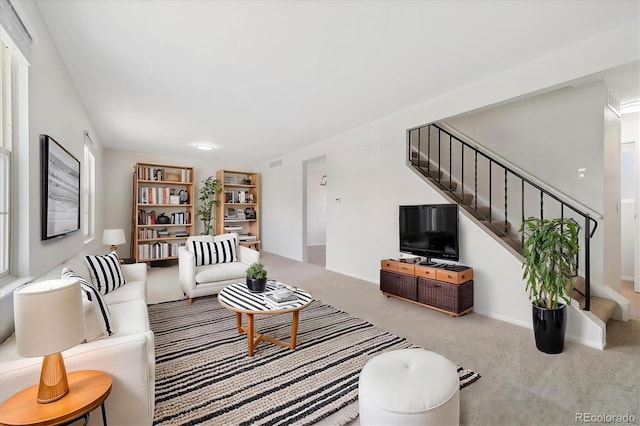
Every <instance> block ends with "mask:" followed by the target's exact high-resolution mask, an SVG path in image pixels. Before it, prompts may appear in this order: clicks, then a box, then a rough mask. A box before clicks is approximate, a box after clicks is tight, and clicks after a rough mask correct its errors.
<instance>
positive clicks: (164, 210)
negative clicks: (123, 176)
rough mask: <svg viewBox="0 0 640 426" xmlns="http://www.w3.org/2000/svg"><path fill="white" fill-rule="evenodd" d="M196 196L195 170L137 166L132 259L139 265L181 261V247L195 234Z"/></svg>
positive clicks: (180, 167) (134, 181) (145, 165)
mask: <svg viewBox="0 0 640 426" xmlns="http://www.w3.org/2000/svg"><path fill="white" fill-rule="evenodd" d="M194 196H195V193H194V186H193V167H191V166H177V165H169V164H157V163H136V165H135V166H134V170H133V200H132V204H133V209H132V211H133V213H132V222H131V258H133V259H135V260H136V262H153V261H162V260H171V259H177V258H178V247H179V246H180V245H183V244H184V242H185V241H186V239H187V237H189V236H191V235H193V233H194V220H195V216H194V211H193V206H194ZM165 218H166V219H165ZM166 221H168V223H163V222H166Z"/></svg>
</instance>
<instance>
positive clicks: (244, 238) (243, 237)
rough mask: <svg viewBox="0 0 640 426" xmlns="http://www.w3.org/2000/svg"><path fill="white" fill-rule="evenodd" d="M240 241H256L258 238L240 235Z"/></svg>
mask: <svg viewBox="0 0 640 426" xmlns="http://www.w3.org/2000/svg"><path fill="white" fill-rule="evenodd" d="M238 239H239V240H240V241H256V240H257V239H258V238H257V237H256V236H255V235H248V234H238Z"/></svg>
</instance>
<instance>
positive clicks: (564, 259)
mask: <svg viewBox="0 0 640 426" xmlns="http://www.w3.org/2000/svg"><path fill="white" fill-rule="evenodd" d="M579 231H580V226H579V225H578V224H577V223H576V222H575V221H574V220H573V219H565V218H555V219H539V218H537V217H530V218H528V219H527V220H525V221H524V222H523V223H522V225H521V226H520V232H522V233H523V239H524V244H523V247H522V256H523V257H524V263H523V265H522V267H523V269H524V272H523V275H522V278H523V279H525V280H526V290H528V291H529V299H530V300H531V303H532V311H533V332H534V336H535V340H536V347H537V348H538V350H540V351H542V352H545V353H549V354H557V353H560V352H562V349H563V347H564V336H565V331H566V328H567V305H568V304H570V303H571V292H572V291H573V276H574V273H575V272H576V262H577V255H578V251H579V245H578V233H579ZM563 302H564V303H563Z"/></svg>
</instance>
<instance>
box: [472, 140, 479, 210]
mask: <svg viewBox="0 0 640 426" xmlns="http://www.w3.org/2000/svg"><path fill="white" fill-rule="evenodd" d="M474 179H475V184H474V185H475V191H474V194H475V196H474V197H473V202H474V205H475V207H474V210H475V211H476V212H477V211H478V150H477V149H476V150H475V164H474Z"/></svg>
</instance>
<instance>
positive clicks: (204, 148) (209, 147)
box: [196, 142, 215, 151]
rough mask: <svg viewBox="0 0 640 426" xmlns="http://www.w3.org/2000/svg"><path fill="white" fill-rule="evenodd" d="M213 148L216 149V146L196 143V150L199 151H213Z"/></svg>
mask: <svg viewBox="0 0 640 426" xmlns="http://www.w3.org/2000/svg"><path fill="white" fill-rule="evenodd" d="M213 148H215V145H213V144H210V143H202V142H198V143H196V149H199V150H202V151H211V150H212V149H213Z"/></svg>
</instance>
